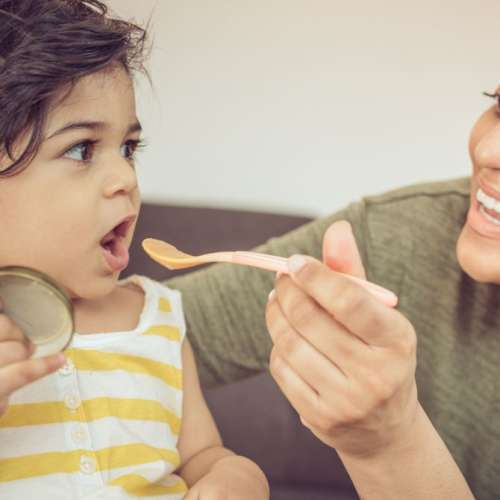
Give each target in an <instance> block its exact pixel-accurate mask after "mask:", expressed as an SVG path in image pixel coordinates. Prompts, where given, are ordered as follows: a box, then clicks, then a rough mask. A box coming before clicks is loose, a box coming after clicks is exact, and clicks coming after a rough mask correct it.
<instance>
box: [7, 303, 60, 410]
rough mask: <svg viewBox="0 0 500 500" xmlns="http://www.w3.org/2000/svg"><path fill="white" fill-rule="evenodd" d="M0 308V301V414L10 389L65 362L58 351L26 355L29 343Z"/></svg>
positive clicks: (17, 387)
mask: <svg viewBox="0 0 500 500" xmlns="http://www.w3.org/2000/svg"><path fill="white" fill-rule="evenodd" d="M1 311H2V304H1V303H0V416H1V415H3V414H4V413H5V411H6V410H7V406H8V400H9V396H10V395H11V394H12V393H13V392H14V391H16V390H17V389H20V388H21V387H23V386H25V385H28V384H29V383H31V382H34V381H35V380H37V379H39V378H42V377H44V376H45V375H48V374H49V373H52V372H54V371H56V370H57V369H58V368H60V367H61V366H62V365H63V364H64V362H65V359H64V356H63V355H62V354H55V355H53V356H47V357H46V358H39V359H30V356H31V355H32V354H33V351H34V346H33V344H32V343H31V342H30V341H29V340H28V339H27V338H26V337H25V336H24V334H23V333H22V331H21V329H20V328H19V327H18V326H17V325H16V324H15V323H14V322H13V321H12V320H11V319H10V318H9V317H8V316H6V315H5V314H2V312H1Z"/></svg>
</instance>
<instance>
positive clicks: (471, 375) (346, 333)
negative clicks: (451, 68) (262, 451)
mask: <svg viewBox="0 0 500 500" xmlns="http://www.w3.org/2000/svg"><path fill="white" fill-rule="evenodd" d="M490 96H491V97H493V98H494V99H495V100H496V102H495V104H494V105H493V106H492V107H491V108H489V109H488V110H487V111H486V112H485V113H484V114H483V115H482V116H481V117H480V118H479V120H478V121H477V123H476V124H475V125H474V127H473V129H472V132H471V136H470V143H469V153H470V157H471V160H472V166H473V170H472V176H471V178H470V179H458V180H453V181H447V182H438V183H429V184H422V185H417V186H411V187H407V188H403V189H400V190H397V191H393V192H390V193H386V194H383V195H380V196H373V197H368V198H365V199H364V200H362V201H361V202H358V203H354V204H352V205H350V206H348V207H347V208H345V209H344V210H342V211H340V212H338V213H336V214H334V215H332V216H330V217H327V218H325V219H323V220H318V221H315V222H313V223H311V224H308V225H306V226H304V227H302V228H299V229H298V230H296V231H293V232H291V233H290V234H288V235H285V236H283V237H281V238H278V239H274V240H270V241H269V242H268V243H267V244H265V245H264V246H262V247H260V249H259V250H260V251H264V252H268V253H273V254H279V255H286V256H289V255H292V254H303V255H309V256H313V257H316V258H320V256H321V249H322V248H323V264H321V263H320V262H318V261H316V260H311V259H304V258H303V257H301V256H300V255H297V256H294V257H293V258H291V259H290V260H289V264H290V269H291V271H292V274H291V276H279V277H277V279H276V281H275V282H274V283H273V276H271V275H270V274H269V273H266V272H263V271H257V270H253V269H248V268H243V267H238V266H233V267H231V266H223V265H221V266H215V267H212V268H210V269H208V270H201V271H199V272H196V273H192V274H190V275H187V276H184V277H180V278H176V279H174V280H172V281H171V282H170V284H171V285H172V286H175V287H177V288H179V289H181V290H182V291H183V292H186V293H185V294H184V297H185V302H186V304H185V307H186V315H187V318H188V330H189V335H190V337H191V340H192V343H193V345H194V348H195V350H196V351H197V357H198V360H199V364H200V369H201V375H202V378H203V380H204V381H205V383H217V382H223V381H233V380H236V379H237V378H240V377H243V376H246V375H249V374H252V373H255V372H256V371H259V370H263V369H265V368H266V366H267V362H268V360H270V370H271V373H272V375H273V377H274V378H275V380H276V382H277V383H278V385H279V386H280V388H281V389H282V391H283V393H284V394H285V395H286V397H287V398H288V400H289V401H290V403H291V404H292V405H293V406H294V407H295V409H296V410H297V412H298V413H299V415H300V417H301V420H302V422H303V423H304V425H306V426H307V427H309V428H310V429H311V431H312V432H313V433H314V434H315V435H316V436H318V438H319V439H321V440H322V441H323V442H325V443H327V444H328V445H330V446H332V447H334V448H335V449H336V450H337V452H338V454H339V456H340V457H341V459H342V460H343V462H344V464H345V466H346V468H347V470H348V472H349V474H350V476H351V478H352V480H353V482H354V484H355V486H356V489H357V491H358V493H359V494H360V496H361V497H363V498H364V497H366V498H398V499H401V498H405V499H409V498H425V499H426V500H428V499H432V498H436V499H443V498H453V499H459V498H472V493H473V494H474V495H475V496H476V497H477V498H494V497H495V495H497V492H498V491H499V490H500V439H499V437H500V436H499V434H500V431H499V430H498V426H497V425H496V417H497V414H498V408H499V403H500V401H499V399H498V396H497V395H498V394H499V393H500V377H498V376H497V370H498V358H499V353H500V336H499V334H498V331H499V329H500V318H499V317H498V315H497V314H496V310H497V307H498V304H499V302H500V289H499V288H498V284H500V96H499V93H498V92H495V93H494V94H490ZM332 270H335V271H342V272H347V273H351V274H353V275H357V276H365V275H366V277H367V278H368V279H369V280H371V281H373V282H375V283H378V284H380V285H382V286H385V287H387V288H389V289H391V290H393V291H394V292H395V293H396V294H397V295H398V296H399V305H398V307H397V308H396V309H390V308H388V307H386V306H384V305H382V304H380V303H379V302H378V301H377V300H376V299H374V298H373V297H372V296H371V295H369V294H368V293H367V292H366V291H365V290H364V289H363V288H361V287H359V286H356V285H354V284H352V283H351V282H350V281H349V280H346V279H345V278H342V276H339V275H338V274H336V273H335V272H333V271H332ZM272 289H274V292H273V293H271V294H270V295H269V299H268V294H269V292H270V291H271V290H272ZM269 334H270V335H269ZM208 347H209V348H208Z"/></svg>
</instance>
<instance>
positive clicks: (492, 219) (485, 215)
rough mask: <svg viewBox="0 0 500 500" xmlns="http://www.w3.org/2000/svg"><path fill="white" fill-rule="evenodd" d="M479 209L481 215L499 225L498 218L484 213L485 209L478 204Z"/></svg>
mask: <svg viewBox="0 0 500 500" xmlns="http://www.w3.org/2000/svg"><path fill="white" fill-rule="evenodd" d="M479 211H480V212H481V213H482V214H483V216H484V217H485V218H486V219H487V220H489V221H490V222H493V224H496V225H497V226H500V220H498V219H495V217H492V216H491V215H490V214H488V213H486V210H485V209H484V207H483V206H482V205H479Z"/></svg>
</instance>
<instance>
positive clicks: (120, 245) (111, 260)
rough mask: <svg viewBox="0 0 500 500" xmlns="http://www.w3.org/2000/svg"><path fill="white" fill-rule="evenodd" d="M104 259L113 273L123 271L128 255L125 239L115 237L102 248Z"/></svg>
mask: <svg viewBox="0 0 500 500" xmlns="http://www.w3.org/2000/svg"><path fill="white" fill-rule="evenodd" d="M102 249H103V253H104V258H105V259H106V262H107V264H108V266H109V267H110V268H111V270H112V271H113V272H116V271H123V270H124V269H125V268H126V267H127V266H128V261H129V253H128V248H127V245H126V244H125V238H123V237H121V236H115V237H114V238H113V239H112V240H111V241H110V242H108V243H106V244H105V245H103V246H102Z"/></svg>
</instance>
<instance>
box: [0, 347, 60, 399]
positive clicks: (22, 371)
mask: <svg viewBox="0 0 500 500" xmlns="http://www.w3.org/2000/svg"><path fill="white" fill-rule="evenodd" d="M65 361H66V360H65V357H64V355H63V354H62V353H59V354H54V355H52V356H47V357H45V358H37V359H28V360H26V361H20V362H18V363H13V364H11V365H7V366H4V367H3V368H1V369H0V398H4V397H8V396H9V395H10V394H12V393H13V392H14V391H17V390H18V389H20V388H21V387H24V386H25V385H28V384H29V383H31V382H34V381H35V380H38V379H40V378H42V377H45V376H46V375H49V374H50V373H52V372H55V371H56V370H57V369H59V368H61V367H62V366H63V365H64V363H65Z"/></svg>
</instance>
